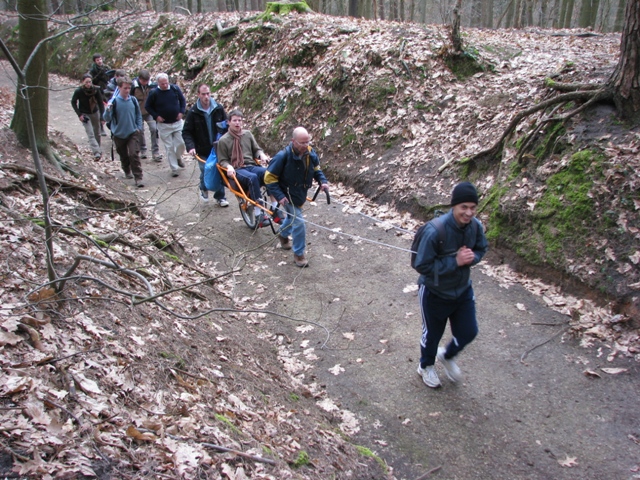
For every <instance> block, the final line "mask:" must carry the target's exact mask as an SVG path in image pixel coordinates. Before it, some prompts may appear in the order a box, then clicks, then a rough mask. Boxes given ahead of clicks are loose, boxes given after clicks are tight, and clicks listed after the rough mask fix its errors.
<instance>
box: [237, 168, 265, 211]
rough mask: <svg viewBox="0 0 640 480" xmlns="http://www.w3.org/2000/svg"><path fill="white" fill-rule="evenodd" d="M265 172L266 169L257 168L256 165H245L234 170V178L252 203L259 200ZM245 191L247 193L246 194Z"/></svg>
mask: <svg viewBox="0 0 640 480" xmlns="http://www.w3.org/2000/svg"><path fill="white" fill-rule="evenodd" d="M266 171H267V169H266V168H264V167H258V166H257V165H245V166H244V167H242V168H239V169H237V170H236V178H237V179H238V181H239V182H240V184H241V185H242V188H243V189H244V191H245V193H246V194H248V195H249V198H250V199H251V200H253V201H254V202H257V201H258V200H260V185H264V173H265V172H266ZM247 190H249V191H248V192H247Z"/></svg>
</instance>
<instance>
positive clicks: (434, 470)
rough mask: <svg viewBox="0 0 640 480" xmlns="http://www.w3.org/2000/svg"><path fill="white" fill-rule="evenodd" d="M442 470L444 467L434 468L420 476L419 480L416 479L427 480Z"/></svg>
mask: <svg viewBox="0 0 640 480" xmlns="http://www.w3.org/2000/svg"><path fill="white" fill-rule="evenodd" d="M441 468H442V465H438V466H437V467H434V468H432V469H431V470H429V471H428V472H427V473H425V474H423V475H420V476H419V477H418V478H416V480H424V479H425V478H427V477H428V476H429V475H431V474H432V473H436V472H437V471H438V470H440V469H441Z"/></svg>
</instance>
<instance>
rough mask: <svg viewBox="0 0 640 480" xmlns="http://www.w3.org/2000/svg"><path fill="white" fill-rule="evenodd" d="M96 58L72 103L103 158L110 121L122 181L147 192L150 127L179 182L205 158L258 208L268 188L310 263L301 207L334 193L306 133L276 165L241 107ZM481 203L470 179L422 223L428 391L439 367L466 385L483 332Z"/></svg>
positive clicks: (436, 382) (156, 157) (282, 233)
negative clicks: (315, 196) (477, 292)
mask: <svg viewBox="0 0 640 480" xmlns="http://www.w3.org/2000/svg"><path fill="white" fill-rule="evenodd" d="M93 60H94V63H93V65H92V67H91V69H90V71H89V73H87V74H85V75H84V76H83V78H82V85H81V86H80V87H79V88H78V89H77V90H76V91H75V92H74V95H73V98H72V101H71V103H72V105H73V108H74V110H75V112H76V114H77V115H78V118H79V119H80V121H81V122H83V124H84V126H85V130H86V132H87V136H88V138H89V144H90V146H91V149H92V153H93V156H94V158H95V159H96V160H100V158H101V157H102V152H101V150H100V136H101V133H100V132H101V127H102V125H104V124H105V123H106V125H107V127H108V128H109V129H110V130H111V135H112V137H113V143H114V144H115V146H116V149H117V152H118V155H119V157H120V163H121V166H122V170H123V172H124V174H125V177H126V178H128V179H134V181H135V185H136V186H138V187H142V186H144V181H143V171H142V165H141V162H140V159H141V158H142V159H145V158H147V142H146V139H145V135H144V124H145V123H146V124H147V126H148V130H149V133H150V144H151V150H152V159H153V161H156V162H161V161H162V155H161V154H160V152H159V142H158V137H159V139H160V140H162V143H163V145H164V148H165V154H166V157H167V161H168V163H169V168H170V172H171V175H172V176H173V177H176V176H178V175H179V170H180V169H182V168H184V166H185V165H184V162H183V159H182V156H183V154H184V153H185V152H187V153H189V154H190V155H192V156H196V155H197V156H200V157H204V158H208V157H210V155H214V156H216V161H217V162H218V164H219V165H220V166H221V167H222V168H223V169H224V171H225V172H226V176H227V178H228V179H229V180H230V181H236V182H239V183H240V184H241V185H242V187H243V189H244V190H245V191H246V192H248V196H249V198H250V199H251V200H252V201H254V202H259V201H260V198H261V195H260V189H261V187H262V186H265V187H266V189H267V192H268V194H269V195H270V197H271V201H272V202H273V205H272V206H276V205H279V206H280V207H281V210H282V211H284V212H286V218H285V219H284V222H283V223H282V225H281V227H280V230H279V232H278V238H279V241H280V247H281V248H282V249H283V250H293V259H294V263H295V265H296V266H298V267H307V266H308V265H309V262H308V259H307V258H306V255H305V249H306V223H305V220H304V217H303V210H302V207H303V205H304V203H305V201H306V199H307V190H308V189H309V188H311V186H312V183H313V181H314V180H315V181H316V182H318V184H319V185H320V188H321V189H322V190H324V191H326V192H328V191H329V186H328V182H327V179H326V177H325V176H324V174H323V172H322V169H321V168H320V161H319V158H318V155H317V153H316V152H315V150H314V149H313V148H312V147H311V145H310V143H311V136H310V135H309V132H308V131H307V130H306V129H305V128H304V127H301V126H299V127H296V128H295V129H294V130H293V133H292V138H291V142H290V143H289V144H288V145H287V146H286V147H285V148H283V149H282V150H281V151H279V152H278V153H277V154H276V155H275V156H274V157H273V159H270V158H269V157H268V156H267V155H266V154H265V152H264V151H263V150H262V148H261V147H260V145H259V144H258V142H257V141H256V139H255V137H254V136H253V134H252V133H251V132H250V131H249V130H246V129H244V128H243V125H244V115H243V114H242V112H241V111H240V110H238V109H234V110H232V111H231V112H230V114H229V116H228V117H227V114H226V112H225V110H224V108H223V107H222V105H220V104H218V103H217V102H216V101H215V99H213V98H212V96H211V90H210V88H209V86H208V85H206V84H200V85H199V86H198V88H197V98H196V101H195V103H194V104H193V106H191V108H190V109H189V110H188V111H187V103H186V99H185V97H184V95H183V93H182V90H181V89H180V87H179V86H178V85H176V84H172V83H170V82H169V77H168V75H167V74H165V73H160V74H158V75H157V77H156V79H157V83H152V82H151V74H150V72H149V71H148V70H146V69H142V70H140V72H139V73H138V77H137V78H136V79H134V80H133V81H132V80H130V79H129V78H128V77H127V75H126V72H125V71H123V70H111V69H109V67H108V66H106V65H105V64H104V62H103V59H102V56H101V55H100V54H94V56H93ZM111 73H113V75H111ZM102 135H104V133H102ZM198 165H199V167H200V182H199V185H198V190H199V194H200V199H201V201H203V202H208V201H209V192H208V189H207V182H206V181H205V165H204V164H203V163H202V162H198ZM213 194H214V199H215V200H216V201H217V203H218V205H219V206H221V207H226V206H228V205H229V202H228V201H227V199H226V198H225V190H224V186H220V187H216V190H215V191H214V192H213ZM477 205H478V193H477V190H476V188H475V187H474V186H473V185H472V184H471V183H469V182H462V183H459V184H458V185H456V186H455V187H454V189H453V192H452V195H451V209H450V210H449V212H448V213H446V214H445V215H443V216H441V217H438V218H436V219H434V220H432V221H431V222H429V223H427V224H426V225H424V226H423V227H422V228H421V229H420V230H419V231H418V233H417V234H416V237H415V239H414V243H413V245H412V259H411V266H412V267H413V268H414V269H415V270H416V271H417V272H418V273H419V274H420V277H419V279H418V284H419V300H420V310H421V317H422V335H421V337H420V363H419V364H418V369H417V371H418V374H419V375H420V376H421V378H422V380H423V382H424V383H425V385H427V386H428V387H431V388H438V387H440V386H441V385H442V383H441V381H440V378H439V377H438V374H437V372H436V368H435V365H436V360H437V361H438V362H440V363H441V364H442V367H443V368H444V371H445V373H446V375H447V377H448V378H449V379H450V380H451V381H453V382H458V381H460V380H461V378H462V374H461V371H460V368H459V367H458V365H457V363H456V361H455V358H456V356H457V355H458V354H459V353H460V352H461V351H462V350H463V349H464V348H465V346H467V345H468V344H469V343H470V342H472V341H473V339H474V338H475V337H476V335H477V334H478V324H477V320H476V310H475V296H474V292H473V287H472V285H471V278H470V270H471V267H472V266H473V265H475V264H477V263H478V262H480V260H482V258H483V256H484V255H485V253H486V251H487V239H486V237H485V235H484V228H483V226H482V224H481V223H480V221H479V220H478V219H477V218H476V209H477ZM264 207H268V206H267V205H264ZM249 208H255V209H256V211H255V218H256V225H257V226H258V227H259V226H264V225H266V224H268V222H269V221H270V219H269V218H268V217H267V216H265V215H264V214H263V213H262V212H263V211H262V209H261V208H259V207H249ZM447 321H448V322H449V323H450V328H451V333H452V339H451V341H450V342H449V343H448V344H447V346H446V347H439V343H440V341H441V339H442V336H443V334H444V331H445V328H446V325H447Z"/></svg>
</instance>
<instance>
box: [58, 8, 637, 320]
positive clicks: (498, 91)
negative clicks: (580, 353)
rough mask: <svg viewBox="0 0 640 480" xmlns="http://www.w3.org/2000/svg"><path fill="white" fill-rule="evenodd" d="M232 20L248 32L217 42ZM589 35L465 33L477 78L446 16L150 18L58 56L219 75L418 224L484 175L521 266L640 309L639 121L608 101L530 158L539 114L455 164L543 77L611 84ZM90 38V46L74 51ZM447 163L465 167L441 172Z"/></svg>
mask: <svg viewBox="0 0 640 480" xmlns="http://www.w3.org/2000/svg"><path fill="white" fill-rule="evenodd" d="M113 15H115V14H112V15H111V16H105V17H101V19H102V20H105V19H110V18H114V17H113ZM218 21H221V22H222V23H223V24H224V25H226V26H232V25H237V27H238V31H237V32H236V33H235V34H233V35H229V36H226V37H223V38H219V37H218V34H217V28H216V22H218ZM580 33H582V32H578V31H570V30H560V31H558V30H539V29H529V30H520V31H511V30H509V31H505V30H497V31H492V30H475V29H465V30H464V31H463V37H464V41H465V48H466V52H467V56H466V57H465V58H466V59H467V60H469V61H472V60H473V61H474V62H475V63H473V65H471V67H474V68H478V69H479V71H478V72H477V73H473V72H474V71H473V70H469V68H470V65H469V64H468V63H467V64H464V65H460V64H457V65H455V66H454V65H452V64H451V62H447V60H446V58H444V57H443V56H442V55H441V54H442V53H443V52H444V51H446V48H445V47H446V44H447V42H448V40H447V38H448V33H447V29H446V28H445V27H444V26H439V25H431V26H423V25H416V24H409V23H394V22H374V21H367V20H358V19H351V18H341V17H330V16H323V15H290V16H287V17H272V19H271V21H262V20H258V19H256V18H255V17H251V16H247V17H241V16H240V14H237V13H228V14H204V15H194V16H189V17H186V16H182V15H173V16H166V15H160V16H158V15H156V14H152V13H145V14H142V15H136V16H135V17H129V18H126V19H123V20H120V21H119V22H118V23H117V24H115V25H114V26H111V27H109V28H108V29H105V27H102V28H101V29H94V30H91V31H89V32H88V33H87V32H86V31H82V32H80V33H77V34H75V36H69V37H68V38H66V39H62V40H60V43H58V44H56V48H55V54H54V56H53V60H52V62H53V64H54V65H55V68H58V70H63V71H65V72H74V73H75V72H77V71H81V70H82V69H83V68H85V67H84V66H85V65H88V62H89V55H90V52H91V51H94V50H100V51H102V52H103V53H104V54H105V57H106V58H107V59H108V61H110V62H111V63H112V64H114V65H115V66H118V67H123V68H125V69H126V70H127V71H128V72H129V73H130V74H131V75H135V72H136V71H137V70H138V69H139V68H140V67H141V66H146V67H148V68H150V69H151V70H152V71H153V72H155V73H158V72H160V71H167V72H169V73H170V74H171V75H173V76H174V78H175V79H176V81H177V82H178V83H179V84H180V85H182V86H183V88H184V89H185V91H187V92H188V94H189V95H191V96H193V94H194V92H195V88H196V86H197V85H198V84H199V83H202V82H204V83H207V84H209V85H210V86H211V88H212V91H213V92H214V95H215V97H216V99H217V100H218V101H219V102H221V103H222V104H223V105H224V106H225V107H226V108H227V110H230V109H231V108H233V107H236V106H240V107H241V108H242V109H243V110H245V112H246V114H247V117H248V118H249V119H250V123H251V125H252V128H253V130H254V132H255V133H256V136H257V138H258V139H259V141H260V142H261V143H262V144H263V145H264V146H265V147H266V148H267V150H268V151H270V152H275V151H277V150H278V149H279V148H280V147H281V146H282V144H283V143H284V142H286V140H287V138H288V137H289V135H290V132H291V129H292V128H293V127H294V126H296V125H299V124H302V125H305V126H307V128H308V129H309V130H310V131H311V132H312V134H313V136H314V144H315V146H316V148H317V149H318V150H319V151H320V152H321V154H322V161H323V165H324V166H325V170H326V171H327V172H328V174H329V175H330V176H331V178H332V180H333V181H343V182H345V183H346V184H347V185H348V186H352V187H355V188H356V189H357V190H358V191H359V192H361V193H363V194H365V195H366V196H367V197H369V198H372V199H374V200H376V201H377V202H378V203H387V204H389V205H390V206H392V207H397V208H398V209H399V210H403V211H408V212H411V213H413V214H416V215H418V217H419V218H428V217H429V216H430V215H431V214H432V212H433V209H434V208H435V207H436V206H438V205H441V204H443V203H446V202H447V200H448V193H449V192H450V189H451V186H452V184H453V183H454V182H455V181H457V179H458V178H470V179H471V180H472V181H474V182H475V183H476V184H477V185H478V187H479V189H480V191H481V193H482V195H483V199H482V205H481V209H482V211H483V220H484V221H485V224H486V225H487V227H488V234H489V236H490V238H491V240H492V244H493V246H494V249H495V248H496V247H500V248H502V247H504V248H505V249H506V250H508V251H510V252H515V254H516V256H517V257H519V258H521V259H524V260H525V262H519V263H520V265H524V264H526V265H529V266H534V267H537V269H536V270H534V271H535V274H536V275H543V276H545V277H546V280H547V281H556V282H562V283H563V284H564V285H565V286H570V285H571V284H573V285H579V286H582V287H583V288H584V289H586V290H591V291H592V296H594V297H598V296H600V297H603V298H605V299H607V300H613V301H614V302H615V308H616V309H617V310H618V311H619V312H620V313H622V314H626V315H627V316H630V317H634V316H637V314H638V308H639V306H638V302H640V300H639V295H638V291H639V290H640V250H639V249H638V240H639V239H640V217H639V214H638V211H639V210H640V198H639V195H638V191H639V190H640V184H639V178H638V175H639V174H638V172H639V171H640V165H639V164H638V162H639V160H638V158H639V157H638V155H637V152H638V148H639V143H640V140H639V137H638V129H637V128H636V129H632V130H630V129H629V128H628V127H627V126H625V125H624V124H621V123H620V122H619V121H618V120H617V119H616V117H615V114H614V112H613V111H612V109H610V108H608V107H606V106H601V107H597V108H595V109H591V110H588V111H587V112H585V113H584V114H583V115H581V116H579V117H576V118H574V119H572V120H570V121H569V122H567V123H566V124H565V125H557V124H553V123H552V124H549V125H548V126H546V127H544V128H542V129H541V130H539V131H538V132H537V134H536V135H534V140H535V141H534V142H532V144H531V147H530V148H528V149H525V150H524V152H520V153H521V154H523V155H521V158H520V159H516V154H517V152H518V148H519V147H520V145H521V144H522V143H521V142H523V138H524V136H525V135H526V134H529V133H531V132H530V128H531V126H532V124H533V120H534V119H535V118H530V119H526V120H525V121H523V122H522V123H521V124H520V126H519V127H518V129H517V133H516V136H515V137H514V138H512V139H511V142H510V143H508V144H507V147H506V149H505V152H504V155H503V156H502V158H501V159H500V160H495V161H494V164H490V163H489V164H486V163H484V164H481V165H475V166H473V167H470V166H460V165H458V163H457V162H458V161H459V160H462V159H464V158H467V157H470V156H472V155H473V154H474V153H478V152H479V151H481V150H483V149H485V148H487V147H489V146H491V145H492V144H493V143H494V142H495V141H496V139H497V138H499V136H500V135H501V134H502V132H503V130H504V129H505V127H506V126H507V125H508V124H509V121H510V120H511V118H512V117H513V116H514V115H515V114H516V113H518V112H519V111H521V110H524V109H526V108H528V107H531V106H532V105H535V104H537V103H539V102H540V101H542V100H544V99H547V98H549V97H550V96H551V95H553V93H552V91H551V90H549V89H548V88H547V87H545V85H544V80H545V78H547V77H552V78H553V79H554V81H557V82H568V83H591V84H593V83H602V82H605V81H606V80H607V79H608V77H609V75H610V73H611V72H612V70H613V67H614V66H615V64H616V62H617V56H618V53H619V48H620V47H619V44H620V37H619V35H617V34H603V35H580ZM114 37H119V38H127V42H114V41H113V38H114ZM78 43H81V44H82V45H83V46H84V47H86V48H82V49H77V48H72V46H73V45H77V44H78ZM536 118H537V117H536ZM576 155H578V157H579V158H578V159H576ZM443 165H451V166H450V167H448V168H446V169H444V170H443V171H440V168H441V167H442V166H443ZM585 165H590V167H589V168H585ZM515 263H518V262H515ZM583 291H584V290H583ZM607 300H605V301H607ZM637 326H638V325H636V327H637Z"/></svg>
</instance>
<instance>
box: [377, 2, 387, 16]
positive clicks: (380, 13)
mask: <svg viewBox="0 0 640 480" xmlns="http://www.w3.org/2000/svg"><path fill="white" fill-rule="evenodd" d="M378 18H379V19H380V20H384V19H385V16H384V0H380V1H379V3H378Z"/></svg>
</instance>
